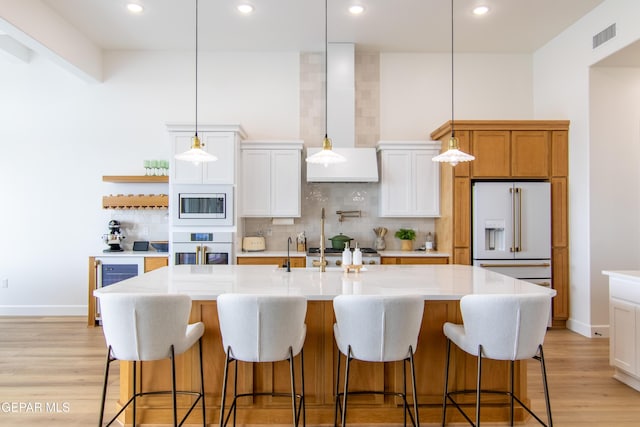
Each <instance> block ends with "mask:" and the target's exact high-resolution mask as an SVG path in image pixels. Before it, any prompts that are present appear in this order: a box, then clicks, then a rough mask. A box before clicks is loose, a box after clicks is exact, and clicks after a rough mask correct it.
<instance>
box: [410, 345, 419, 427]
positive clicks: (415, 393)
mask: <svg viewBox="0 0 640 427" xmlns="http://www.w3.org/2000/svg"><path fill="white" fill-rule="evenodd" d="M409 358H410V363H411V384H412V385H413V415H414V418H415V420H414V423H413V425H414V426H416V427H420V416H419V414H418V389H417V387H416V367H415V363H414V360H413V349H412V348H411V347H409Z"/></svg>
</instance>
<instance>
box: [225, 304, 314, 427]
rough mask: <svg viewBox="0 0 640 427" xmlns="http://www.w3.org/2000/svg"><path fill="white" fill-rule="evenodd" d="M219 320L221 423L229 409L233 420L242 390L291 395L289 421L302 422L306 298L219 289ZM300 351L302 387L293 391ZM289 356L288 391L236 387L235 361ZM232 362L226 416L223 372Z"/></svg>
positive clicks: (280, 359)
mask: <svg viewBox="0 0 640 427" xmlns="http://www.w3.org/2000/svg"><path fill="white" fill-rule="evenodd" d="M217 307H218V320H219V322H220V333H221V335H222V346H223V348H224V352H225V353H226V355H227V357H226V363H225V366H224V377H223V382H222V403H221V404H220V425H221V426H225V425H227V423H228V421H229V418H230V417H231V414H233V425H234V426H235V425H236V409H237V400H238V398H241V397H245V396H256V395H269V396H291V406H292V412H293V424H294V425H295V426H297V425H299V422H300V417H301V416H302V425H303V426H304V425H306V414H305V403H304V353H303V349H302V347H303V344H304V340H305V336H306V332H307V326H306V325H305V323H304V321H305V316H306V313H307V300H306V299H305V298H304V297H301V296H277V295H249V294H222V295H220V296H218V299H217ZM298 354H300V375H301V385H302V390H301V392H300V393H296V381H295V369H294V367H295V366H294V357H295V356H297V355H298ZM284 360H288V361H289V373H290V377H291V394H287V393H270V392H255V393H240V394H239V393H238V392H237V389H238V361H240V362H249V363H258V362H278V361H284ZM232 362H235V368H236V369H235V377H234V380H233V383H234V384H233V401H232V402H231V406H230V407H229V410H228V411H227V414H226V416H225V400H226V395H227V374H228V371H229V365H230V364H231V363H232Z"/></svg>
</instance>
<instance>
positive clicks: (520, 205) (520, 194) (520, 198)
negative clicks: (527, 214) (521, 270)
mask: <svg viewBox="0 0 640 427" xmlns="http://www.w3.org/2000/svg"><path fill="white" fill-rule="evenodd" d="M516 195H517V197H518V245H517V246H516V252H520V251H521V250H522V188H516Z"/></svg>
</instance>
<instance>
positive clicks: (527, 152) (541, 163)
mask: <svg viewBox="0 0 640 427" xmlns="http://www.w3.org/2000/svg"><path fill="white" fill-rule="evenodd" d="M550 159H551V143H550V132H549V131H544V130H541V131H530V130H526V131H513V132H511V176H513V177H518V178H548V177H549V163H550Z"/></svg>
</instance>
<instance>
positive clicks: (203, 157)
mask: <svg viewBox="0 0 640 427" xmlns="http://www.w3.org/2000/svg"><path fill="white" fill-rule="evenodd" d="M195 30H196V31H195V32H196V78H195V83H196V103H195V104H196V108H195V110H196V126H195V134H194V135H193V137H192V138H191V148H190V149H188V150H187V151H185V152H182V153H178V154H176V155H175V156H174V157H175V158H176V160H182V161H185V162H192V163H193V164H195V165H199V164H200V163H207V162H215V161H216V160H218V158H217V157H216V156H214V155H213V154H211V153H207V152H206V151H204V150H203V149H202V147H204V144H203V143H202V142H201V141H200V138H199V137H198V0H196V25H195Z"/></svg>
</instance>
